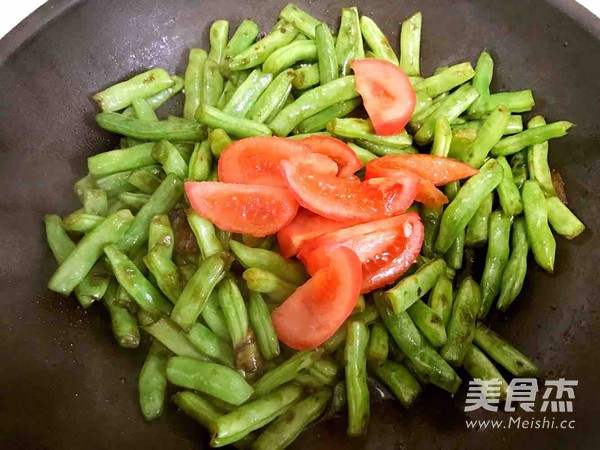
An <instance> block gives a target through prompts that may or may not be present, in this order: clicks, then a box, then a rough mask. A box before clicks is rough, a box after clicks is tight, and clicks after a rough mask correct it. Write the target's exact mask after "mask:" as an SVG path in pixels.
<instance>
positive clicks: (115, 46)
mask: <svg viewBox="0 0 600 450" xmlns="http://www.w3.org/2000/svg"><path fill="white" fill-rule="evenodd" d="M297 3H298V4H299V6H301V7H304V8H306V9H307V10H308V11H309V12H310V13H311V14H313V15H315V16H316V17H319V18H323V19H325V20H327V21H328V22H329V23H330V25H332V26H337V23H336V21H337V20H338V17H339V9H340V7H342V6H347V5H351V4H357V5H358V6H359V8H360V10H361V12H362V13H365V14H369V15H372V16H373V17H374V19H375V20H376V21H377V23H378V24H380V25H381V26H382V28H383V29H384V31H385V32H386V33H387V34H388V36H391V37H392V38H393V39H392V41H393V42H396V41H397V36H398V24H399V22H400V21H401V20H402V19H404V18H406V17H408V16H409V15H410V14H412V13H413V12H415V11H416V10H420V11H422V12H423V17H424V35H423V46H422V61H423V71H424V73H425V74H429V73H431V71H432V70H433V69H434V68H435V67H437V66H441V65H447V64H451V63H455V62H459V61H464V60H470V61H473V62H474V61H475V60H476V58H477V56H478V54H479V52H480V51H481V50H482V49H483V48H487V49H488V50H489V51H490V52H491V53H492V54H493V56H494V59H495V61H496V67H497V70H496V71H495V74H494V83H493V87H494V89H495V90H516V89H524V88H531V89H533V91H534V93H535V98H536V100H537V105H536V109H535V111H536V113H539V114H543V115H544V116H546V117H547V118H548V120H549V121H553V120H557V119H567V120H571V121H573V122H574V123H575V124H577V126H576V127H575V128H573V129H572V131H571V132H570V134H569V135H568V137H566V138H564V139H561V140H559V141H556V142H554V143H552V144H551V165H552V166H553V167H554V168H557V169H558V170H559V171H560V173H561V174H562V175H563V177H564V179H565V181H566V186H567V194H568V197H569V202H570V203H569V204H570V206H571V207H572V208H573V210H574V211H575V212H576V213H577V214H578V215H579V216H580V217H581V219H582V220H583V222H584V223H585V224H586V225H587V227H588V230H587V231H586V232H585V234H583V235H582V236H581V237H579V238H578V239H576V240H575V241H574V242H567V241H565V240H564V239H558V254H557V271H556V273H555V274H554V275H547V274H545V273H542V272H541V271H540V270H538V269H537V267H534V264H533V263H531V264H530V266H531V267H532V269H531V270H530V273H529V275H528V278H527V281H526V284H525V290H524V292H523V294H522V295H521V296H520V298H519V299H518V301H517V302H516V304H515V305H514V307H513V308H511V310H510V312H509V313H508V314H507V315H506V316H502V317H499V316H496V317H494V318H493V319H492V321H493V325H494V328H495V329H496V330H498V331H499V332H500V333H501V334H503V335H504V336H506V337H507V338H508V339H510V340H511V341H512V342H514V343H515V344H516V345H517V346H518V347H519V348H520V349H522V350H523V351H524V352H525V353H526V354H527V355H531V356H532V357H533V359H534V360H535V362H536V363H537V364H538V365H539V366H540V367H541V368H542V371H543V377H544V378H549V379H556V378H559V377H564V378H566V379H576V380H579V386H578V387H577V388H576V399H575V400H574V412H573V413H562V414H561V413H555V414H552V413H547V414H546V415H545V417H548V418H549V419H550V418H552V417H555V419H556V420H557V422H558V421H559V420H562V419H569V420H572V419H574V420H576V423H575V430H567V431H564V430H521V431H516V430H514V429H504V430H494V431H492V430H483V429H480V430H476V431H473V430H471V431H468V430H467V429H466V426H465V418H466V416H465V414H464V412H463V409H464V396H465V389H464V388H463V389H462V390H461V391H460V392H459V393H458V394H457V395H456V397H455V398H450V397H449V396H448V395H446V394H445V393H443V392H441V391H439V390H437V389H435V388H433V387H429V388H428V389H426V391H425V395H424V398H422V399H421V401H420V402H419V403H418V404H417V406H415V407H414V408H413V409H411V410H404V409H402V408H401V407H400V406H399V405H398V404H397V403H395V402H381V403H378V404H376V405H374V406H372V419H371V422H370V426H369V433H368V435H367V436H366V437H364V438H357V439H349V438H346V437H345V434H344V430H345V420H344V419H339V420H336V421H333V422H328V423H326V424H321V425H319V426H316V427H314V428H312V429H311V430H310V431H309V432H307V433H304V435H302V437H301V438H300V439H298V441H297V442H296V443H295V445H294V447H293V448H296V449H309V448H310V449H328V450H334V449H347V448H350V449H354V448H356V449H358V448H367V449H398V448H472V449H480V448H498V449H500V448H511V449H512V448H528V449H530V448H575V447H577V448H592V447H594V448H598V447H597V445H598V441H597V439H598V437H600V436H599V435H600V433H599V430H600V428H599V427H598V422H597V420H598V418H599V415H598V411H599V406H598V405H599V404H600V395H599V394H598V392H599V390H598V379H599V374H600V349H599V348H598V342H600V331H599V330H600V315H599V314H598V298H599V295H600V292H599V291H600V289H599V288H600V281H599V279H600V277H599V276H598V270H599V268H600V252H599V250H600V244H599V236H598V230H599V227H600V209H599V205H600V156H599V155H600V153H599V152H600V135H599V132H598V117H599V116H600V105H599V102H600V82H599V80H600V65H599V64H600V62H599V61H600V58H599V57H600V25H599V22H600V21H598V19H596V18H595V17H593V16H592V15H591V14H590V13H587V12H585V10H583V8H581V7H579V6H577V5H576V4H575V3H574V2H566V1H565V2H552V3H548V2H545V1H541V0H529V1H528V0H510V1H508V0H505V1H497V2H491V1H484V0H481V1H467V0H461V1H453V2H440V1H437V2H436V1H432V0H429V1H425V0H422V1H419V2H409V1H398V2H390V1H384V0H369V1H359V0H352V1H345V2H344V1H337V0H328V1H322V2H306V1H297ZM284 4H285V2H284V1H269V2H263V1H259V0H246V1H240V0H220V1H218V2H217V1H213V2H209V1H201V0H169V1H164V0H162V1H160V0H96V1H92V0H88V1H77V0H51V1H50V2H48V4H46V5H45V6H43V7H42V8H41V9H40V10H38V11H37V12H36V13H34V14H33V15H32V16H31V17H29V18H28V19H26V21H25V22H23V23H22V24H21V25H20V26H19V27H17V28H16V29H15V30H14V31H13V32H12V33H11V34H9V35H8V36H7V37H6V38H4V39H3V40H2V41H1V43H0V192H1V193H2V195H1V196H0V302H1V304H0V448H24V449H25V448H36V449H39V448H44V449H78V448H94V449H115V448H142V447H143V448H146V449H153V448H157V449H158V448H160V449H162V450H166V449H183V448H208V445H207V433H206V432H205V431H204V430H203V429H202V428H201V427H200V426H197V425H196V424H195V423H193V422H192V420H191V419H188V418H187V417H185V416H184V415H183V414H182V413H178V412H177V411H176V409H175V408H174V407H173V406H172V405H171V404H169V406H168V407H167V411H166V413H165V414H164V416H163V417H162V418H160V419H159V420H157V421H155V422H154V423H151V424H147V423H145V422H144V420H143V419H142V417H141V414H140V413H139V411H138V404H137V376H138V373H139V370H140V368H141V365H142V361H143V358H144V354H145V349H140V350H138V351H131V350H124V349H121V348H119V347H118V346H117V345H116V344H115V342H114V340H113V337H112V336H111V332H110V327H109V319H108V316H107V313H106V312H105V311H104V308H102V306H101V305H97V306H95V307H93V308H92V309H91V310H90V311H88V312H85V311H83V310H82V309H80V308H79V307H78V306H77V305H76V302H75V301H74V300H73V299H66V298H62V297H60V296H58V295H55V294H52V293H50V292H48V291H47V290H46V282H47V280H48V278H49V276H50V275H51V274H52V271H53V270H54V268H55V262H54V260H53V259H52V256H51V254H50V252H49V251H48V249H47V248H46V246H45V243H44V234H43V227H42V216H43V214H44V213H47V212H58V213H59V214H66V213H67V212H70V211H71V210H73V209H74V208H75V206H76V199H75V196H74V194H73V193H72V191H71V186H72V185H73V183H74V181H75V180H77V179H78V178H79V177H80V176H81V175H82V174H83V173H84V171H85V170H86V169H85V167H86V157H87V156H89V155H91V154H93V153H95V152H98V151H100V150H106V149H109V148H111V146H113V145H114V144H115V139H114V137H111V136H109V135H108V134H107V133H104V132H102V131H100V130H99V129H98V127H96V126H95V125H94V121H93V117H94V114H95V112H96V108H95V105H93V104H92V101H91V100H90V96H91V94H93V93H95V92H97V91H99V90H101V89H102V88H104V87H106V86H107V85H110V84H112V83H114V82H115V81H118V80H122V79H125V78H127V77H129V76H130V75H132V74H134V73H136V72H140V71H143V70H145V69H147V68H150V67H154V66H163V67H166V68H167V69H168V70H170V71H176V72H177V73H182V72H183V70H184V67H185V63H186V53H187V50H188V49H189V48H190V47H192V46H197V45H201V46H206V45H207V43H208V39H207V35H208V27H209V24H210V23H211V22H212V21H213V20H215V19H218V18H225V19H228V20H230V21H231V23H232V24H233V25H237V24H238V23H239V22H240V21H241V20H242V19H244V18H246V17H252V18H254V19H255V20H257V21H258V22H259V24H260V25H261V29H263V30H264V29H268V28H269V27H270V26H271V25H272V24H273V23H274V21H275V19H276V15H277V13H278V11H279V10H280V9H281V7H282V6H283V5H284ZM465 378H466V377H465ZM465 384H466V383H465ZM539 397H540V398H541V395H540V396H539ZM539 406H540V403H539V401H538V404H537V410H539ZM519 415H521V414H517V413H513V414H508V413H485V412H484V413H481V412H477V413H471V414H470V415H469V417H470V418H505V419H508V418H509V417H518V416H519ZM522 416H523V417H524V418H527V417H529V418H531V416H532V414H529V415H528V414H523V415H522ZM533 416H535V417H536V418H541V417H542V415H541V414H540V413H537V414H533Z"/></svg>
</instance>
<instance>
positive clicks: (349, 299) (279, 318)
mask: <svg viewBox="0 0 600 450" xmlns="http://www.w3.org/2000/svg"><path fill="white" fill-rule="evenodd" d="M360 285H361V266H360V261H359V259H358V257H357V256H356V254H354V252H352V251H351V250H349V249H347V248H344V247H342V248H340V249H338V250H336V251H334V252H332V253H331V254H330V255H329V260H328V264H327V265H326V266H325V267H323V268H322V269H321V270H319V271H318V272H316V273H315V274H314V276H313V277H312V278H311V279H310V280H308V281H307V282H306V283H305V284H303V285H302V286H300V287H299V288H298V289H296V291H295V292H294V293H293V294H292V295H291V296H290V297H289V298H288V299H287V300H286V301H285V302H283V304H282V305H281V306H279V307H278V308H277V309H275V310H274V311H273V312H272V314H271V318H272V320H273V326H274V328H275V332H276V333H277V337H278V338H279V339H280V340H281V341H282V342H283V343H284V344H286V345H287V346H288V347H291V348H293V349H294V350H307V349H310V348H314V347H317V346H318V345H321V344H322V343H323V342H325V341H326V340H327V339H329V338H330V337H331V336H332V335H333V334H334V333H335V332H336V331H337V330H338V329H339V327H341V326H342V324H343V323H344V321H345V320H346V319H347V318H348V317H349V316H350V314H351V313H352V309H353V308H354V305H355V304H356V300H357V298H358V296H359V291H360Z"/></svg>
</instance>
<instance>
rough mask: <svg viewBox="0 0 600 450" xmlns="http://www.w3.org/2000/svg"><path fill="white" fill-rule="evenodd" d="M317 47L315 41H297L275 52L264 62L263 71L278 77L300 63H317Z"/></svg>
mask: <svg viewBox="0 0 600 450" xmlns="http://www.w3.org/2000/svg"><path fill="white" fill-rule="evenodd" d="M316 59H317V46H316V44H315V42H314V41H312V40H311V41H295V42H292V43H290V44H288V45H286V46H285V47H281V48H280V49H278V50H275V51H274V52H273V53H272V54H271V55H270V56H269V57H268V58H267V60H266V61H265V62H264V64H263V70H264V71H265V72H267V73H270V74H275V75H277V74H278V73H280V72H282V71H283V70H285V69H288V68H290V67H292V66H293V65H294V64H296V63H297V62H300V61H316Z"/></svg>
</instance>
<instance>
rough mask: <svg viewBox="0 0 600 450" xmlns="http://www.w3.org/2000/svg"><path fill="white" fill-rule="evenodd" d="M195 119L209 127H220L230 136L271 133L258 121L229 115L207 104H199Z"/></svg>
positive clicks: (240, 136) (268, 134)
mask: <svg viewBox="0 0 600 450" xmlns="http://www.w3.org/2000/svg"><path fill="white" fill-rule="evenodd" d="M196 120H197V121H198V122H201V123H203V124H205V125H206V126H207V127H209V128H222V129H223V130H225V132H226V133H227V134H229V135H230V136H236V137H238V138H245V137H252V136H270V135H271V130H270V129H269V127H267V126H265V125H263V124H262V123H260V122H256V121H254V120H250V119H245V118H242V117H236V116H231V115H229V114H225V113H223V112H221V111H219V110H218V109H217V108H214V107H212V106H209V105H201V106H200V107H199V108H198V110H197V111H196Z"/></svg>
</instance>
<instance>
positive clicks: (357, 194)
mask: <svg viewBox="0 0 600 450" xmlns="http://www.w3.org/2000/svg"><path fill="white" fill-rule="evenodd" d="M281 169H282V172H283V177H284V178H285V181H286V183H287V185H288V187H289V188H290V190H291V191H292V193H293V194H294V196H295V197H296V198H297V199H298V202H299V203H300V205H302V206H303V207H305V208H306V209H309V210H311V211H312V212H314V213H316V214H319V215H320V216H323V217H327V218H328V219H331V220H336V221H338V222H352V223H359V222H369V221H371V220H376V219H381V218H383V217H390V216H394V215H397V214H401V213H403V212H404V211H406V209H407V208H408V207H409V206H410V205H411V203H412V202H413V201H414V199H415V194H416V192H417V187H418V184H419V179H418V177H416V176H406V177H402V178H398V179H395V180H391V179H388V178H373V179H370V180H367V181H364V182H361V181H360V179H359V178H358V177H355V176H352V177H346V178H340V177H335V176H324V175H315V174H314V173H312V172H311V171H310V170H305V169H303V168H302V167H301V166H299V165H295V164H293V163H292V162H290V161H282V162H281Z"/></svg>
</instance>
